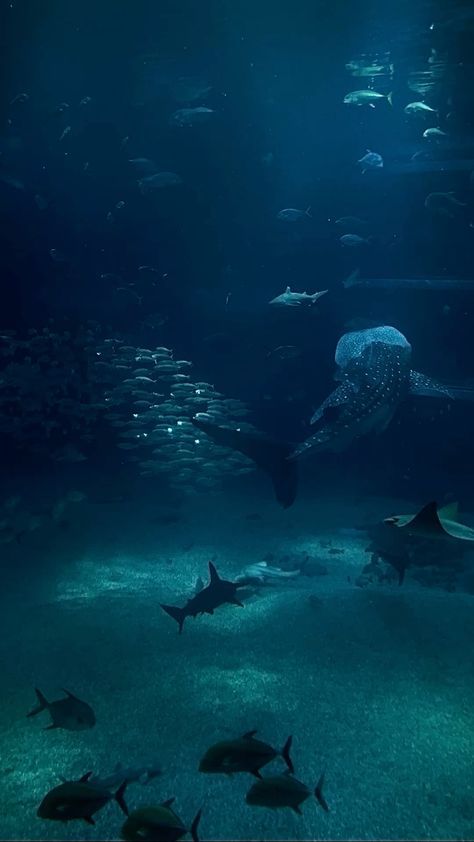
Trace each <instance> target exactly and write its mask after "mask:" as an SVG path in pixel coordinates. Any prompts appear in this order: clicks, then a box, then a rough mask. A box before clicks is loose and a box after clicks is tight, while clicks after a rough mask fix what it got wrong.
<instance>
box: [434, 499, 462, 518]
mask: <svg viewBox="0 0 474 842" xmlns="http://www.w3.org/2000/svg"><path fill="white" fill-rule="evenodd" d="M438 517H439V518H444V519H445V520H457V519H458V517H459V503H458V502H457V500H456V501H455V502H453V503H448V504H447V505H446V506H443V508H442V509H438Z"/></svg>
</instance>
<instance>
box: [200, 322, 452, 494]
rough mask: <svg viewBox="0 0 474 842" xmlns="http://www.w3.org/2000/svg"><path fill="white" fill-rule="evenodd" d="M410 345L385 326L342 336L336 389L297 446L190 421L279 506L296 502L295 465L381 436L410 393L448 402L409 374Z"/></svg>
mask: <svg viewBox="0 0 474 842" xmlns="http://www.w3.org/2000/svg"><path fill="white" fill-rule="evenodd" d="M411 351H412V349H411V345H410V343H409V342H408V340H407V339H406V338H405V336H404V335H403V334H402V333H400V331H398V330H396V328H394V327H390V326H386V325H384V326H380V327H375V328H369V329H367V330H359V331H352V332H350V333H346V334H344V335H343V336H342V337H341V339H340V340H339V342H338V344H337V347H336V355H335V361H336V366H337V370H336V375H335V380H336V381H337V382H339V385H338V386H337V388H336V389H335V390H334V391H333V392H332V393H331V394H330V395H329V397H327V398H326V400H325V401H323V403H322V404H321V406H320V407H319V408H318V409H317V410H316V412H315V413H314V415H313V417H312V418H311V424H312V425H314V427H315V432H314V433H313V434H312V435H311V436H309V438H307V439H306V440H305V441H303V442H301V443H299V444H290V443H288V442H281V441H276V440H275V439H270V438H268V437H266V436H265V435H263V434H261V433H257V432H247V431H245V432H243V431H242V430H240V428H238V427H237V428H235V427H234V428H231V427H222V426H219V425H218V424H214V423H212V422H208V421H202V420H198V419H196V418H192V422H193V424H194V425H195V426H196V427H198V428H199V429H200V430H201V431H202V432H204V433H206V434H207V435H208V436H209V437H210V438H211V439H213V440H214V441H215V442H217V443H218V444H221V445H224V446H227V447H230V448H231V449H233V450H238V451H240V452H241V453H243V454H244V455H245V456H248V457H249V458H250V459H252V460H253V462H254V463H255V464H256V465H257V466H258V467H260V468H262V469H263V470H264V471H265V472H266V473H267V474H269V476H270V478H271V480H272V482H273V487H274V490H275V496H276V499H277V500H278V502H279V503H280V504H281V505H282V506H283V507H284V508H287V507H288V506H291V505H292V503H293V502H294V500H295V498H296V492H297V485H298V473H297V460H299V459H300V458H302V457H303V456H305V457H306V456H311V455H313V454H314V453H317V452H321V451H336V452H337V451H341V450H344V449H345V448H346V447H348V446H349V445H350V443H351V442H352V441H353V440H354V439H356V438H358V437H359V436H363V435H366V434H367V433H370V432H376V433H381V432H383V430H385V429H386V427H387V426H388V425H389V424H390V421H391V420H392V418H393V416H394V414H395V412H396V410H397V408H398V406H399V405H400V403H401V402H402V401H403V400H405V399H406V398H407V397H408V396H409V395H410V394H415V395H424V396H430V397H443V398H452V397H455V396H456V395H455V394H453V393H452V392H451V391H450V390H449V389H448V387H446V386H444V385H443V384H441V383H438V382H437V381H435V380H432V379H431V378H429V377H426V376H425V375H423V374H420V373H419V372H417V371H413V370H412V369H411Z"/></svg>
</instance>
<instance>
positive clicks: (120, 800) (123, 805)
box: [114, 781, 129, 816]
mask: <svg viewBox="0 0 474 842" xmlns="http://www.w3.org/2000/svg"><path fill="white" fill-rule="evenodd" d="M127 783H128V781H124V782H123V783H121V784H120V786H119V788H118V790H117V792H116V793H115V795H114V798H115V800H116V802H117V804H118V805H119V807H120V809H121V810H122V813H125V815H126V816H128V815H129V812H128V807H127V805H126V803H125V798H124V797H123V796H124V795H125V790H126V789H127Z"/></svg>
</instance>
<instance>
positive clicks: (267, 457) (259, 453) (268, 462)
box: [191, 418, 298, 509]
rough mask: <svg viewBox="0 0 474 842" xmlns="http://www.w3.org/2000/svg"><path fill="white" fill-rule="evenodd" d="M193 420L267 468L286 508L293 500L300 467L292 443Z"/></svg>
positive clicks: (212, 437) (216, 437) (199, 428)
mask: <svg viewBox="0 0 474 842" xmlns="http://www.w3.org/2000/svg"><path fill="white" fill-rule="evenodd" d="M191 420H192V422H193V424H194V426H195V427H197V428H198V430H201V431H202V432H203V433H206V435H208V436H209V438H211V439H212V440H213V441H215V442H216V443H217V444H221V445H223V446H224V447H230V448H231V450H238V451H239V452H240V453H242V454H243V455H244V456H247V457H248V458H249V459H251V460H252V462H254V463H255V465H257V467H259V468H261V469H262V470H263V471H265V472H266V473H267V474H268V475H269V476H270V479H271V480H272V483H273V488H274V490H275V496H276V499H277V500H278V502H279V503H280V505H281V506H283V508H284V509H287V508H288V507H289V506H291V505H292V504H293V503H294V501H295V498H296V492H297V487H298V468H297V464H296V462H294V461H290V460H289V459H288V456H289V455H290V453H291V452H292V447H291V445H290V444H288V443H286V442H280V441H278V440H276V439H272V438H270V437H269V436H266V435H264V434H263V433H259V432H253V431H252V432H248V431H245V432H244V431H243V430H240V429H238V428H235V427H234V428H232V427H220V426H219V425H218V424H213V423H212V422H210V421H204V420H201V419H200V418H192V419H191Z"/></svg>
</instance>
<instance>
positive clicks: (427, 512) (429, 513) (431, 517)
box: [407, 500, 444, 532]
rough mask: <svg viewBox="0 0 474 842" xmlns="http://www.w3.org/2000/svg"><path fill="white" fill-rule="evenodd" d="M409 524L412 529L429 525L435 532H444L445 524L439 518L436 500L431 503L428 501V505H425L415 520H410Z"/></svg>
mask: <svg viewBox="0 0 474 842" xmlns="http://www.w3.org/2000/svg"><path fill="white" fill-rule="evenodd" d="M407 526H409V527H410V531H411V530H412V529H413V527H415V528H416V527H417V526H420V527H425V528H426V527H429V528H430V529H431V530H432V531H433V532H444V529H443V526H442V524H441V521H440V519H439V515H438V506H437V503H436V501H435V500H432V501H431V502H430V503H427V504H426V506H423V508H422V509H420V511H419V512H418V514H416V515H415V517H414V518H413V520H411V521H410V523H409V524H407Z"/></svg>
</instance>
